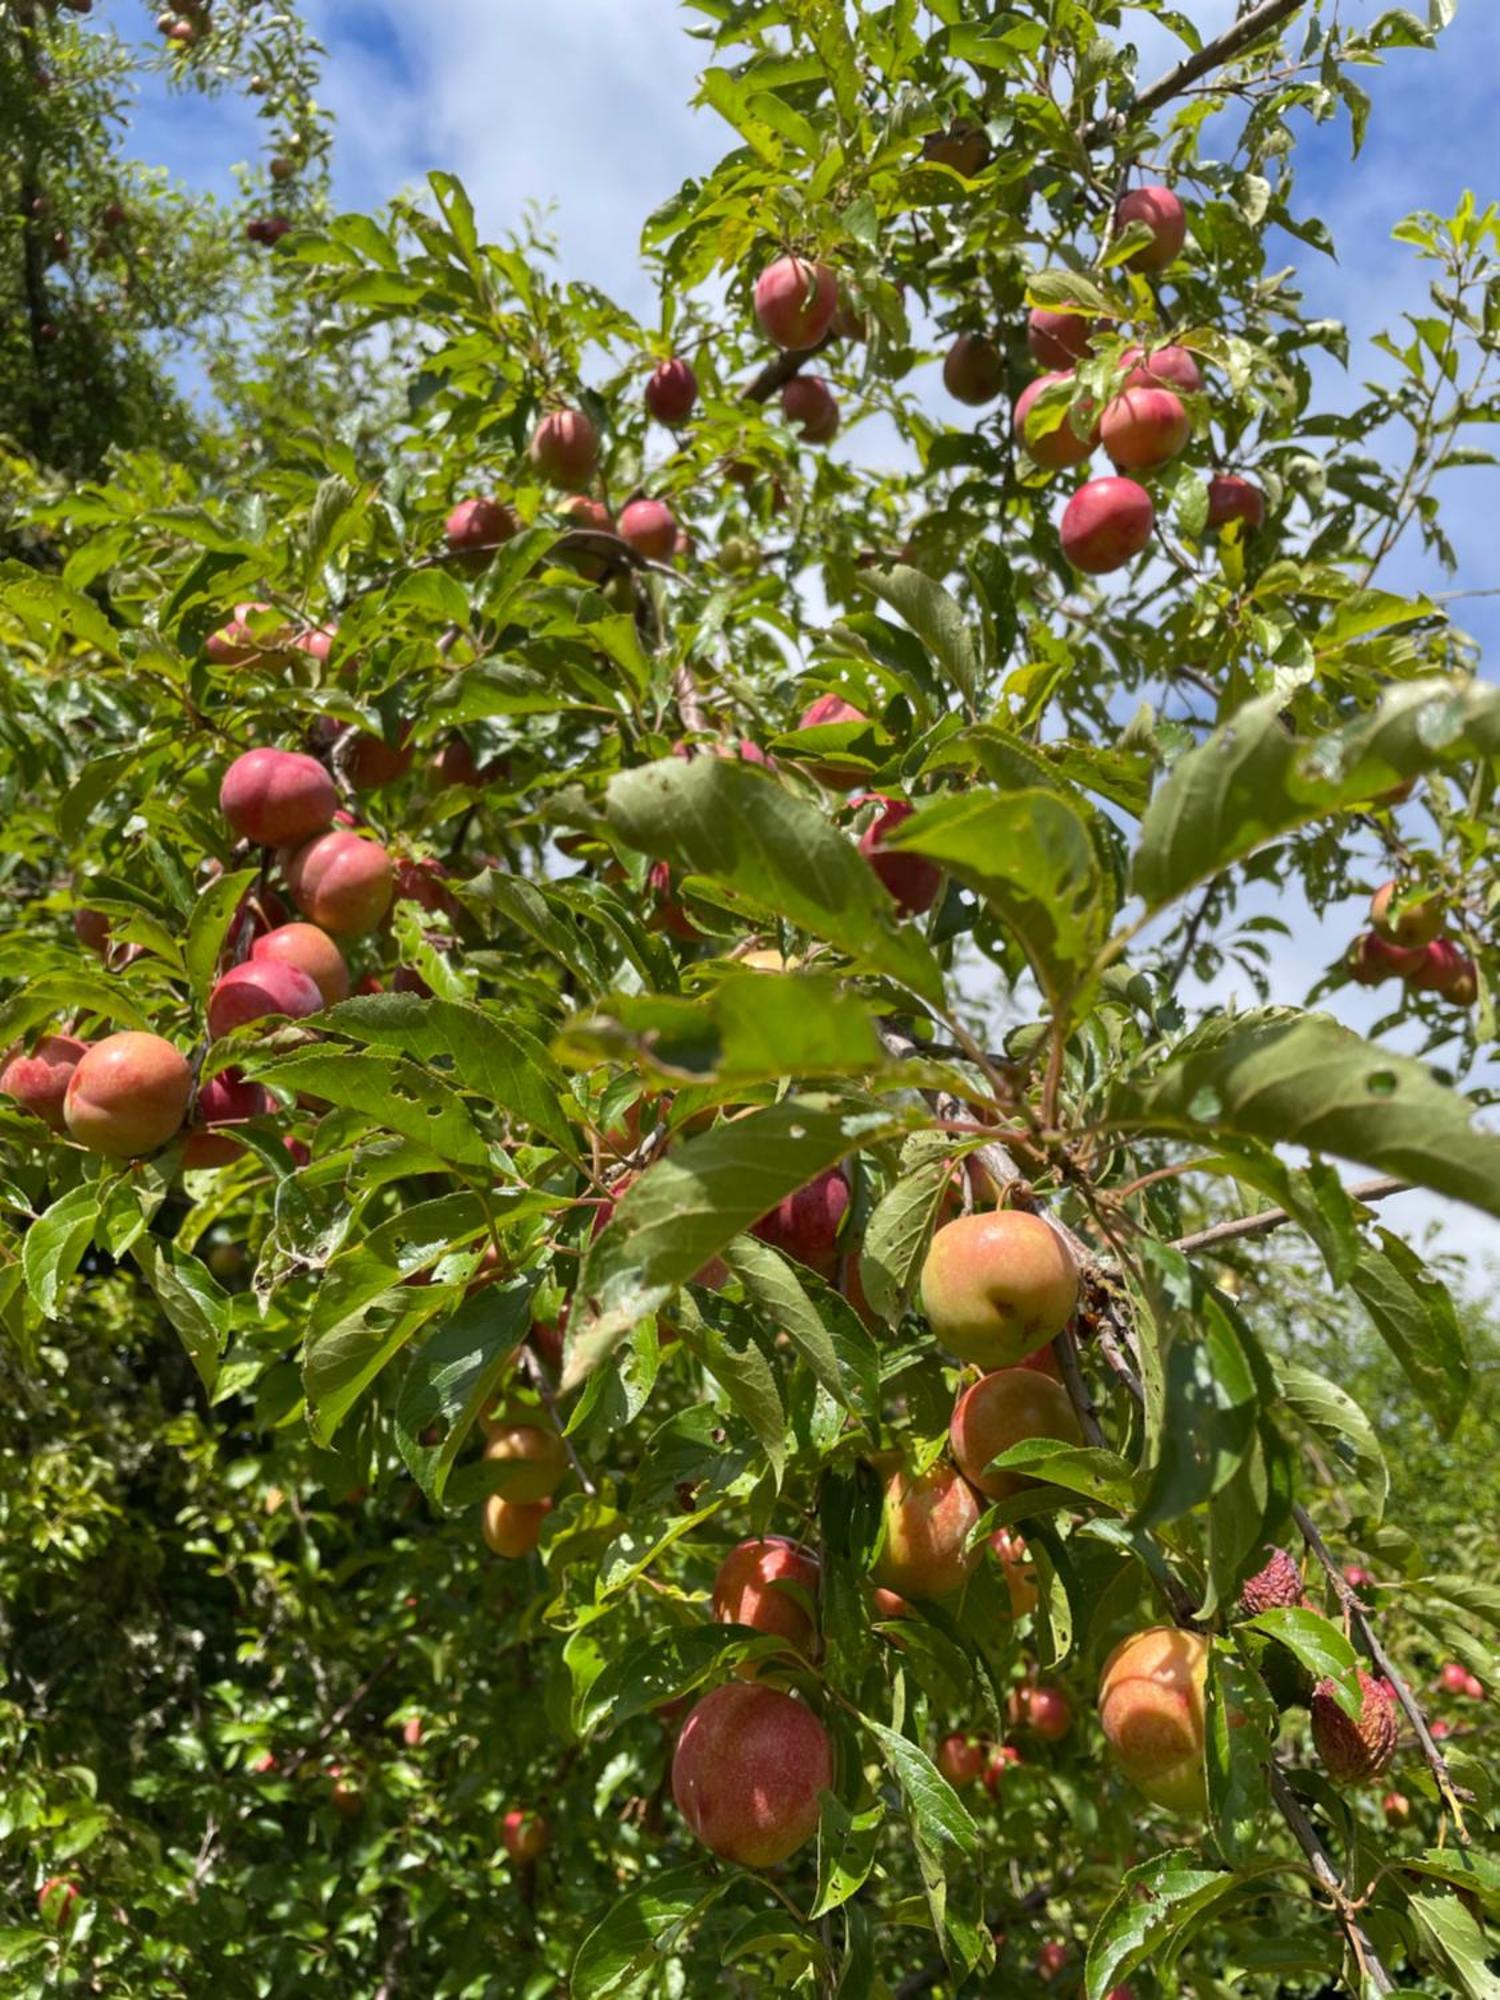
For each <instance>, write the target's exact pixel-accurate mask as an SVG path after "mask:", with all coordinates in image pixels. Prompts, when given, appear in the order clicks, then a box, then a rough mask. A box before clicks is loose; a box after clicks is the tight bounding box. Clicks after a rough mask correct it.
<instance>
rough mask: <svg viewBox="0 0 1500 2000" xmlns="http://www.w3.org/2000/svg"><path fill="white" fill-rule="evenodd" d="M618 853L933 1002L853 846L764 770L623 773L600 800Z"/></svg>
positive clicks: (688, 764) (923, 967) (928, 965)
mask: <svg viewBox="0 0 1500 2000" xmlns="http://www.w3.org/2000/svg"><path fill="white" fill-rule="evenodd" d="M606 811H607V813H608V817H609V823H610V825H611V826H612V827H613V828H614V830H615V832H616V833H617V834H618V835H619V837H620V838H621V839H622V840H624V841H625V842H626V843H627V844H628V845H629V846H631V847H634V848H637V849H639V850H640V851H641V852H642V853H645V854H649V855H651V856H653V857H654V858H656V859H659V860H665V861H667V862H669V863H670V864H671V865H672V866H673V867H674V868H677V869H680V870H683V871H685V872H687V873H690V874H695V875H705V876H707V877H708V878H709V879H710V880H712V881H714V882H716V883H718V884H720V885H721V886H722V887H723V888H725V889H726V890H729V891H732V892H733V894H734V896H735V898H736V899H737V900H739V901H742V902H743V903H744V904H745V906H746V907H747V908H748V909H753V910H755V911H756V912H758V913H760V914H762V915H765V916H769V917H785V918H786V919H787V920H788V921H789V922H791V923H793V924H795V925H796V926H797V927H798V928H799V929H801V930H807V931H811V932H812V933H813V935H814V936H816V937H821V938H826V939H827V940H828V941H829V942H830V943H832V944H837V945H840V946H841V947H842V948H843V949H844V950H845V951H847V952H848V953H849V954H850V956H851V957H853V958H855V959H857V960H859V961H860V962H861V963H862V964H864V965H866V966H868V967H870V968H871V969H872V970H874V971H877V972H884V973H887V974H889V976H890V977H891V978H892V979H895V980H898V981H900V983H901V984H902V985H904V986H908V987H910V988H911V989H912V990H913V991H914V992H917V993H920V994H922V995H923V996H924V997H925V998H926V999H929V1000H936V999H938V998H939V997H940V994H941V991H942V979H941V976H940V974H939V972H938V969H937V965H936V962H935V961H934V959H933V958H932V955H931V953H930V952H929V951H928V949H927V946H926V945H925V944H924V943H923V941H922V939H921V938H920V936H918V934H917V933H916V932H915V931H914V930H912V929H910V928H909V927H903V926H902V925H900V924H899V923H898V922H897V921H896V919H895V917H894V915H893V914H892V910H891V902H890V898H889V897H888V896H887V895H886V892H885V890H884V889H883V888H882V887H881V885H880V883H879V881H878V879H877V878H876V876H875V873H874V871H873V870H872V869H871V868H870V866H869V864H868V863H867V862H866V861H865V860H864V858H863V856H862V855H861V854H860V853H859V851H858V849H857V848H856V847H855V845H854V843H853V842H852V841H851V840H849V839H848V838H847V837H846V836H845V835H843V834H841V833H839V832H838V831H837V830H836V829H835V828H833V827H831V826H830V825H829V824H828V821H827V819H826V818H825V817H824V815H823V814H822V813H821V812H819V811H818V810H817V808H816V807H815V806H811V805H809V804H807V802H806V801H805V800H803V799H800V798H797V797H795V796H794V795H793V794H792V793H791V792H790V791H787V790H785V789H783V788H782V787H781V786H780V785H778V784H776V783H775V781H774V780H773V779H771V778H769V777H768V776H767V775H766V774H765V773H764V772H763V771H760V770H757V769H756V768H755V767H754V766H752V765H748V764H745V763H742V762H740V761H738V760H736V759H732V758H725V757H693V758H690V759H688V760H686V761H685V760H684V759H682V758H680V757H666V758H663V759H662V760H661V761H660V762H659V763H656V764H648V765H646V766H645V767H644V768H642V769H639V770H634V771H626V772H622V773H621V774H620V775H619V776H618V777H616V778H613V779H611V781H610V786H609V791H608V793H607V795H606Z"/></svg>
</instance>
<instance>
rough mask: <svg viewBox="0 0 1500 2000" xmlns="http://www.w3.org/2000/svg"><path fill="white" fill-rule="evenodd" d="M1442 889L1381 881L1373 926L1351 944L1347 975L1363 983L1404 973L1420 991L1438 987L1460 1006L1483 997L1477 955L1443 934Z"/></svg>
mask: <svg viewBox="0 0 1500 2000" xmlns="http://www.w3.org/2000/svg"><path fill="white" fill-rule="evenodd" d="M1446 920H1447V910H1446V906H1445V904H1444V901H1443V898H1442V895H1441V894H1440V893H1439V892H1438V891H1437V890H1434V889H1424V888H1423V887H1422V886H1421V885H1420V884H1416V885H1403V884H1402V883H1400V882H1383V883H1382V884H1381V886H1380V887H1379V888H1378V889H1377V890H1376V891H1375V894H1374V895H1373V896H1372V897H1371V898H1370V929H1369V930H1367V931H1362V932H1361V933H1360V935H1359V936H1358V937H1357V938H1356V939H1355V940H1354V942H1353V944H1352V945H1351V946H1350V947H1349V956H1348V959H1347V961H1346V964H1347V969H1348V973H1349V977H1350V978H1351V979H1352V980H1353V981H1354V982H1355V984H1356V985H1359V986H1378V985H1380V983H1381V982H1382V980H1386V979H1400V980H1403V981H1404V982H1405V983H1406V985H1408V986H1409V987H1412V988H1413V989H1414V990H1415V991H1416V992H1418V993H1437V994H1440V995H1441V996H1442V998H1443V999H1445V1000H1451V1001H1453V1002H1454V1003H1455V1005H1457V1006H1459V1007H1472V1006H1473V1004H1474V1002H1475V1000H1476V999H1477V998H1478V997H1479V977H1478V971H1477V968H1476V967H1475V964H1474V961H1473V959H1472V958H1470V957H1469V955H1468V953H1467V952H1466V951H1464V950H1463V949H1462V947H1461V946H1459V945H1457V944H1455V943H1454V941H1453V939H1452V938H1449V937H1444V936H1443V935H1442V932H1443V925H1444V923H1445V922H1446Z"/></svg>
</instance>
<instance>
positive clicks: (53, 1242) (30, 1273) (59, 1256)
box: [21, 1181, 101, 1319]
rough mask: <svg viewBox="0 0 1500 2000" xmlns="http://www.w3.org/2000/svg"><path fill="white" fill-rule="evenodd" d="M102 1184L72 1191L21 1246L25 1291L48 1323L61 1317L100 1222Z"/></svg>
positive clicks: (43, 1217)
mask: <svg viewBox="0 0 1500 2000" xmlns="http://www.w3.org/2000/svg"><path fill="white" fill-rule="evenodd" d="M100 1193H101V1188H100V1184H99V1183H98V1182H97V1181H83V1182H81V1183H80V1184H79V1185H78V1186H77V1187H75V1188H69V1190H68V1192H67V1193H66V1194H64V1195H59V1196H58V1198H57V1200H56V1201H55V1202H53V1204H52V1206H51V1207H50V1208H49V1209H48V1210H47V1211H46V1213H45V1214H44V1215H40V1216H38V1218H37V1220H36V1221H35V1222H33V1223H32V1225H31V1227H30V1228H29V1229H28V1230H27V1232H26V1236H25V1239H24V1241H23V1243H22V1246H21V1267H22V1269H23V1270H24V1271H25V1273H26V1289H27V1291H28V1292H30V1294H31V1296H32V1299H33V1300H34V1302H35V1304H36V1306H37V1309H38V1311H39V1312H41V1313H42V1314H43V1315H44V1316H45V1317H46V1318H47V1319H56V1318H57V1317H58V1305H59V1302H60V1301H61V1298H62V1295H63V1293H64V1292H65V1291H66V1290H67V1288H68V1286H69V1285H70V1284H71V1283H72V1282H73V1276H74V1273H75V1272H76V1271H77V1269H78V1266H79V1264H80V1263H81V1262H82V1260H83V1253H84V1251H85V1250H87V1249H88V1247H89V1244H90V1243H91V1242H92V1240H93V1235H94V1230H95V1229H96V1228H97V1226H98V1222H99V1197H100Z"/></svg>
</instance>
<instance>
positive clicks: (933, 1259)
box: [922, 1209, 1078, 1369]
mask: <svg viewBox="0 0 1500 2000" xmlns="http://www.w3.org/2000/svg"><path fill="white" fill-rule="evenodd" d="M1077 1304H1078V1267H1077V1265H1076V1264H1075V1263H1074V1261H1073V1255H1072V1252H1071V1251H1070V1250H1069V1249H1068V1246H1067V1244H1066V1243H1064V1241H1063V1239H1062V1238H1061V1237H1060V1236H1059V1235H1058V1234H1057V1232H1056V1230H1054V1229H1053V1228H1052V1227H1051V1226H1050V1225H1049V1224H1048V1223H1046V1222H1044V1221H1043V1220H1042V1218H1041V1217H1040V1216H1038V1215H1027V1214H1025V1213H1024V1212H1023V1211H1021V1210H1019V1209H996V1210H994V1211H991V1212H988V1213H980V1214H974V1215H961V1216H959V1218H958V1219H957V1221H955V1222H950V1223H948V1224H946V1226H945V1227H944V1228H942V1229H939V1230H938V1231H937V1233H936V1234H935V1235H934V1237H933V1239H932V1244H931V1247H930V1248H929V1250H928V1252H927V1257H926V1261H925V1262H924V1264H923V1266H922V1309H923V1311H924V1312H925V1313H926V1314H927V1317H928V1320H929V1321H930V1322H931V1325H932V1330H933V1333H934V1334H935V1335H936V1337H937V1338H938V1340H939V1341H941V1342H942V1344H943V1346H944V1347H946V1348H947V1349H948V1350H949V1351H950V1352H951V1353H953V1354H956V1355H958V1357H959V1358H960V1360H963V1361H973V1362H977V1363H978V1365H979V1366H980V1367H981V1368H985V1369H994V1368H1014V1367H1015V1366H1016V1364H1017V1363H1018V1362H1020V1361H1022V1360H1024V1359H1025V1357H1026V1356H1027V1355H1028V1354H1033V1353H1035V1352H1036V1350H1037V1348H1039V1347H1042V1346H1044V1345H1045V1344H1046V1342H1047V1341H1049V1340H1051V1339H1052V1338H1053V1336H1054V1335H1055V1334H1058V1333H1061V1331H1062V1330H1063V1328H1064V1327H1065V1326H1066V1325H1067V1323H1068V1321H1069V1320H1070V1319H1071V1318H1072V1316H1073V1312H1074V1309H1075V1307H1076V1306H1077Z"/></svg>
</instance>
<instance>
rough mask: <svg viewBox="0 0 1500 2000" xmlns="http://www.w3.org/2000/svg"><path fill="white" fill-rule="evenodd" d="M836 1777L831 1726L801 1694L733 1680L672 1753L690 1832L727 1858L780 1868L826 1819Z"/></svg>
mask: <svg viewBox="0 0 1500 2000" xmlns="http://www.w3.org/2000/svg"><path fill="white" fill-rule="evenodd" d="M832 1784H833V1754H832V1750H831V1748H830V1745H829V1741H828V1735H827V1732H826V1730H825V1729H824V1727H823V1725H822V1723H821V1722H820V1721H819V1720H818V1718H817V1716H815V1715H814V1714H813V1712H812V1710H811V1709H810V1708H808V1707H806V1706H805V1705H804V1704H803V1703H802V1702H800V1701H798V1700H796V1699H795V1698H794V1697H793V1696H792V1695H789V1694H782V1693H781V1692H780V1691H779V1690H778V1689H776V1688H770V1687H764V1686H761V1685H760V1684H759V1683H758V1682H755V1681H730V1682H727V1683H726V1684H725V1685H724V1686H723V1687H718V1688H715V1689H714V1690H713V1692H712V1693H711V1694H707V1695H705V1696H704V1697H703V1699H702V1700H701V1701H700V1702H698V1703H697V1705H696V1706H695V1707H694V1708H693V1710H692V1712H691V1713H690V1714H689V1716H688V1718H687V1720H686V1722H684V1723H683V1725H682V1728H681V1730H680V1731H679V1732H678V1737H677V1747H676V1749H675V1750H674V1752H673V1754H672V1797H673V1798H674V1800H675V1801H676V1804H677V1810H678V1811H679V1812H680V1813H681V1814H682V1817H683V1819H684V1820H685V1821H686V1822H687V1825H688V1828H689V1831H690V1832H692V1833H693V1834H694V1835H695V1836H696V1838H697V1839H699V1840H700V1841H702V1843H703V1845H704V1846H705V1847H706V1848H708V1849H709V1851H710V1852H711V1853H714V1854H717V1855H718V1856H719V1857H720V1859H721V1860H724V1861H733V1862H736V1863H738V1864H739V1866H741V1867H743V1868H770V1867H774V1865H775V1864H776V1863H777V1862H778V1861H785V1860H786V1858H787V1856H788V1855H790V1854H795V1853H796V1851H797V1849H798V1848H799V1847H801V1846H802V1845H803V1844H804V1843H805V1842H806V1841H808V1840H809V1839H811V1837H812V1835H813V1834H814V1833H815V1832H816V1831H817V1825H818V1794H819V1793H820V1792H823V1791H827V1790H828V1789H830V1787H831V1786H832Z"/></svg>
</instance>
